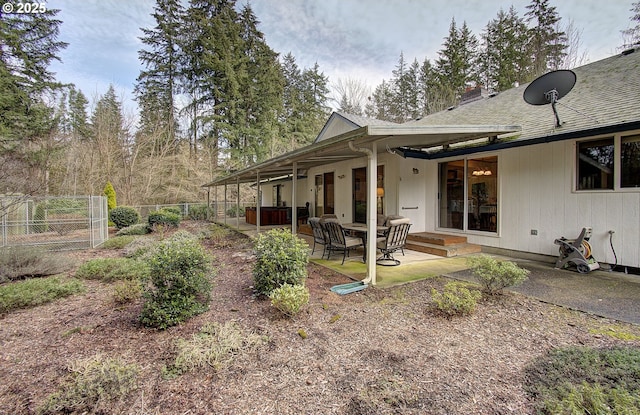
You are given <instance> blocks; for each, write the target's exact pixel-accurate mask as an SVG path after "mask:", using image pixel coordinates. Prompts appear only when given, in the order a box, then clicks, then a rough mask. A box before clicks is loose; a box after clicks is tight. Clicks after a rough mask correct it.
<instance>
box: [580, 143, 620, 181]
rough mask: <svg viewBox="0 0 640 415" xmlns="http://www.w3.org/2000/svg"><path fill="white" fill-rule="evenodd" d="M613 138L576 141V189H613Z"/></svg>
mask: <svg viewBox="0 0 640 415" xmlns="http://www.w3.org/2000/svg"><path fill="white" fill-rule="evenodd" d="M613 149H614V146H613V138H606V139H602V140H596V141H585V142H582V143H578V163H577V164H578V174H577V177H578V185H577V188H578V190H595V189H613V171H614V151H613Z"/></svg>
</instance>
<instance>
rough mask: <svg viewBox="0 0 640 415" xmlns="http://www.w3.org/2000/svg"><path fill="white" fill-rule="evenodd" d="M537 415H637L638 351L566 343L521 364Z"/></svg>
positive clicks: (638, 403)
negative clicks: (523, 366) (563, 346)
mask: <svg viewBox="0 0 640 415" xmlns="http://www.w3.org/2000/svg"><path fill="white" fill-rule="evenodd" d="M524 373H525V385H524V387H525V390H526V391H527V392H528V393H529V395H530V396H531V397H532V401H533V404H534V408H535V410H536V413H539V414H581V415H582V414H639V413H640V398H639V396H640V394H639V391H640V376H639V375H640V349H638V348H634V347H613V348H602V349H594V348H588V347H569V348H561V349H556V350H552V351H551V352H549V353H548V354H546V355H544V356H541V357H539V358H536V359H535V360H533V362H532V363H531V364H529V366H527V367H526V368H525V372H524Z"/></svg>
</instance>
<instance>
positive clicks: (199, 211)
mask: <svg viewBox="0 0 640 415" xmlns="http://www.w3.org/2000/svg"><path fill="white" fill-rule="evenodd" d="M207 212H209V217H213V209H212V208H208V207H207V205H192V206H189V215H188V216H189V219H191V220H207Z"/></svg>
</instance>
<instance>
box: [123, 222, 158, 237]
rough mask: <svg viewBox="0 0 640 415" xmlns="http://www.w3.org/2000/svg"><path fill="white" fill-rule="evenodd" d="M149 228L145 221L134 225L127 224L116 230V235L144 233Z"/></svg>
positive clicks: (147, 231)
mask: <svg viewBox="0 0 640 415" xmlns="http://www.w3.org/2000/svg"><path fill="white" fill-rule="evenodd" d="M149 232H151V230H150V229H149V225H148V224H146V223H137V224H135V225H131V226H127V227H126V228H122V229H120V230H119V231H118V232H116V236H129V235H146V234H148V233H149Z"/></svg>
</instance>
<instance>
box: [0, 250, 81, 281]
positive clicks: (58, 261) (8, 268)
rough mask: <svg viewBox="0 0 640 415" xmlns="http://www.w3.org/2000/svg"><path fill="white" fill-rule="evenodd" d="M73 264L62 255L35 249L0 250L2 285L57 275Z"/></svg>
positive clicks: (0, 277)
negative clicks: (14, 281)
mask: <svg viewBox="0 0 640 415" xmlns="http://www.w3.org/2000/svg"><path fill="white" fill-rule="evenodd" d="M71 265H72V264H71V263H70V262H69V260H68V259H67V258H65V257H63V256H62V255H61V254H56V253H52V252H45V251H43V250H42V249H39V248H34V247H20V246H16V247H8V248H0V284H1V283H4V282H7V281H13V280H18V279H24V278H35V277H44V276H47V275H55V274H59V273H61V272H64V271H66V270H68V269H69V267H70V266H71Z"/></svg>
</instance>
